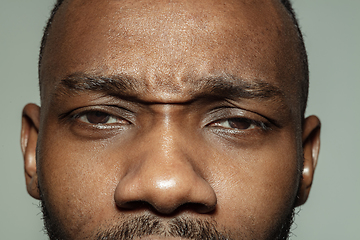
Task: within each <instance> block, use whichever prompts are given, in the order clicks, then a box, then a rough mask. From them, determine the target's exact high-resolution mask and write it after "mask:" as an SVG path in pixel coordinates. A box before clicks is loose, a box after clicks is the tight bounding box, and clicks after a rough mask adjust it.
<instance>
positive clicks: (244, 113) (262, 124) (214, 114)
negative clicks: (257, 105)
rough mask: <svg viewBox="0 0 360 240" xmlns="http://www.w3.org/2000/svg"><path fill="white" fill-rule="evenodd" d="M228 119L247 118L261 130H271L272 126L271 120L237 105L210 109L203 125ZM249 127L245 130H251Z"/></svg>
mask: <svg viewBox="0 0 360 240" xmlns="http://www.w3.org/2000/svg"><path fill="white" fill-rule="evenodd" d="M230 119H244V120H247V121H249V122H251V123H252V124H254V125H255V126H257V127H259V128H260V129H262V130H271V126H272V122H271V121H269V119H267V118H266V117H264V116H262V115H260V114H257V113H255V112H252V111H248V110H246V109H242V108H238V107H229V106H225V107H218V108H214V109H212V110H211V111H210V112H209V113H208V114H207V116H206V117H205V119H204V122H203V127H206V126H210V125H211V124H213V123H215V122H220V121H229V120H230ZM219 127H221V126H219ZM254 128H255V127H254ZM224 129H225V128H224ZM227 129H229V130H230V129H233V128H227ZM251 129H252V128H251ZM251 129H246V130H251ZM234 130H235V129H234ZM246 130H238V131H246Z"/></svg>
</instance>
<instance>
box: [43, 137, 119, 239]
mask: <svg viewBox="0 0 360 240" xmlns="http://www.w3.org/2000/svg"><path fill="white" fill-rule="evenodd" d="M47 132H51V133H52V134H51V136H50V134H49V135H48V136H44V138H43V139H46V141H43V142H42V144H41V147H40V148H39V161H40V164H39V166H40V169H39V172H40V173H41V175H40V176H39V181H40V184H41V187H42V191H43V195H44V196H45V198H46V199H45V200H46V204H47V206H48V210H49V212H50V214H51V215H53V216H55V217H56V218H57V219H58V220H60V223H61V225H62V226H61V227H62V228H63V229H64V230H65V232H67V233H70V234H71V233H78V232H79V230H81V231H90V230H92V229H94V227H95V226H97V225H98V224H99V222H102V221H104V219H106V218H110V217H111V216H112V215H113V214H114V209H116V204H115V202H114V192H115V188H116V185H117V183H118V181H119V179H118V178H119V176H120V175H121V172H122V169H121V168H119V167H118V166H119V164H116V162H114V161H117V159H114V157H113V156H112V155H111V154H108V152H109V149H108V147H107V144H106V143H101V142H98V143H96V144H94V142H93V141H73V139H71V138H67V137H64V136H63V135H61V134H60V133H58V134H56V131H55V132H54V131H47Z"/></svg>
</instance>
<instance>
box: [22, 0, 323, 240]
mask: <svg viewBox="0 0 360 240" xmlns="http://www.w3.org/2000/svg"><path fill="white" fill-rule="evenodd" d="M298 41H299V40H298V38H297V32H296V29H295V27H294V26H293V23H292V20H291V19H290V17H289V15H288V14H287V12H286V10H285V8H284V7H283V6H282V5H281V3H279V2H277V1H245V0H244V1H230V0H229V1H215V0H214V1H205V0H200V1H190V0H189V1H186V0H184V1H180V0H179V1H165V0H157V1H115V0H109V1H82V0H73V1H65V2H64V3H63V4H62V5H61V7H60V9H59V11H58V13H57V14H56V16H55V18H54V20H53V23H52V25H51V29H50V32H49V35H48V38H47V44H46V48H45V49H44V54H43V59H42V64H41V68H40V76H41V79H40V80H41V109H40V108H39V107H38V106H36V105H34V104H29V105H27V106H26V107H25V108H24V113H23V128H22V150H23V154H24V161H25V176H26V183H27V189H28V192H29V194H30V195H32V196H33V197H35V198H37V199H41V201H42V205H43V212H44V218H45V225H46V226H47V230H48V232H49V236H50V238H51V239H140V238H143V239H186V238H189V239H244V240H245V239H257V240H261V239H264V240H265V239H286V237H287V235H288V229H289V227H290V225H291V219H292V215H293V209H294V207H295V206H298V205H301V204H303V203H304V202H305V201H306V199H307V197H308V194H309V191H310V187H311V184H312V178H313V173H314V169H315V166H316V161H317V156H318V150H319V131H320V122H319V120H318V118H317V117H315V116H311V117H308V118H307V119H302V112H301V107H300V105H301V104H300V102H301V99H300V98H299V95H300V94H299V89H300V83H301V81H302V78H303V76H304V73H303V72H302V69H303V68H302V67H301V63H302V62H301V57H300V56H299V53H298V52H299V42H298ZM145 237H146V238H145Z"/></svg>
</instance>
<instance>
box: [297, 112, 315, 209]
mask: <svg viewBox="0 0 360 240" xmlns="http://www.w3.org/2000/svg"><path fill="white" fill-rule="evenodd" d="M320 126H321V124H320V120H319V118H317V117H316V116H309V117H307V118H306V119H305V121H304V124H303V134H302V141H303V154H304V159H303V161H304V163H303V164H304V168H303V172H302V178H301V182H300V184H301V185H300V189H299V192H298V199H297V202H296V206H300V205H302V204H304V203H305V202H306V200H307V198H308V196H309V193H310V189H311V185H312V182H313V178H314V172H315V168H316V164H317V160H318V156H319V150H320Z"/></svg>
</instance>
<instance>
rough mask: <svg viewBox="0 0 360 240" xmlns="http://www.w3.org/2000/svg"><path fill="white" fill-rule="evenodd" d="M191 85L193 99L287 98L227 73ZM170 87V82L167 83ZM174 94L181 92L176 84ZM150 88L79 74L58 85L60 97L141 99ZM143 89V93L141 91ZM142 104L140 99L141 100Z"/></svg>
mask: <svg viewBox="0 0 360 240" xmlns="http://www.w3.org/2000/svg"><path fill="white" fill-rule="evenodd" d="M188 82H189V83H190V84H191V87H192V88H191V89H192V90H191V91H190V92H189V95H190V96H191V98H192V99H199V98H215V99H239V98H245V99H261V100H275V99H279V98H284V95H285V94H284V92H283V91H282V90H281V89H280V88H279V87H277V86H275V85H273V84H270V83H268V82H266V81H264V80H261V79H253V80H244V79H241V78H238V77H235V76H233V75H229V74H224V75H220V76H210V77H204V78H199V79H192V80H189V81H188ZM166 85H167V86H168V85H169V84H168V82H167V84H166ZM170 85H173V89H175V90H173V91H172V92H177V91H178V90H177V89H179V87H178V86H176V85H175V84H170ZM143 89H146V83H145V82H144V81H140V80H139V79H136V78H134V77H131V76H128V75H126V74H118V75H114V76H101V75H91V74H85V73H75V74H71V75H69V76H67V77H66V78H64V79H62V80H61V81H60V83H59V85H58V86H56V90H57V91H56V95H61V94H66V95H69V93H71V92H73V93H75V94H76V93H79V92H84V91H94V92H102V93H105V94H109V95H116V96H119V97H122V98H135V99H139V95H141V94H142V93H143V92H144V90H143ZM141 90H142V91H141ZM139 101H140V99H139Z"/></svg>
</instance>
